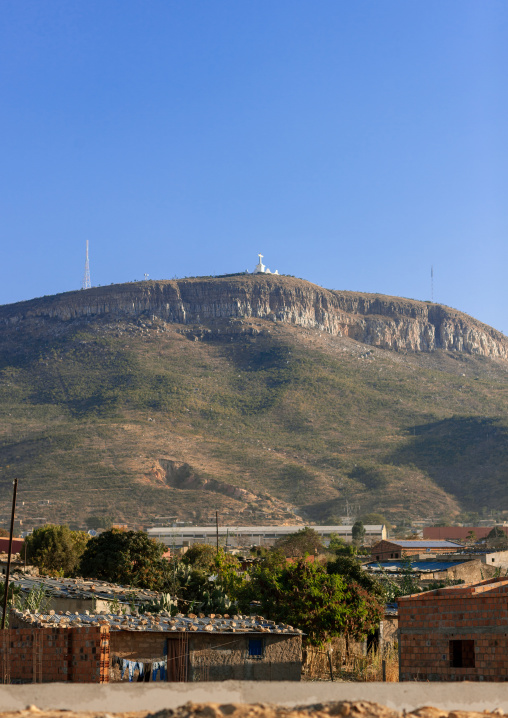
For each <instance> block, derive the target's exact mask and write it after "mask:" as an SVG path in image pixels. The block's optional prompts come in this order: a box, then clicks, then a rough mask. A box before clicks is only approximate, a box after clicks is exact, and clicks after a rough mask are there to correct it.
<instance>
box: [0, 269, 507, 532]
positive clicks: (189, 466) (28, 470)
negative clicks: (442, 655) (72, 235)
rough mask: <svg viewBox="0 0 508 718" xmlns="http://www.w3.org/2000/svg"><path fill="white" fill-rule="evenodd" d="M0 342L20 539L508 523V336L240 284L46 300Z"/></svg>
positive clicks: (7, 471) (415, 306)
mask: <svg viewBox="0 0 508 718" xmlns="http://www.w3.org/2000/svg"><path fill="white" fill-rule="evenodd" d="M0 327H1V331H0V525H2V524H3V525H7V522H8V517H9V497H10V482H11V480H12V479H13V478H14V477H18V478H19V479H20V506H19V509H18V515H19V518H20V520H22V521H23V528H24V527H28V528H30V527H31V526H33V525H36V523H34V522H36V521H43V520H44V521H56V522H59V523H61V522H63V521H67V522H69V523H71V524H72V525H75V526H81V527H83V526H84V525H85V522H86V520H87V518H89V517H90V516H97V515H99V516H103V517H110V518H111V519H113V520H114V521H115V522H118V523H123V522H127V523H128V524H129V525H130V526H146V525H149V524H150V523H151V522H153V521H159V522H160V520H159V519H157V518H156V517H161V516H163V517H173V518H174V519H179V520H186V521H192V522H194V523H197V524H202V523H207V522H208V521H210V520H213V519H214V518H215V510H216V509H218V510H219V512H220V516H221V522H222V523H229V524H230V525H245V524H247V525H251V524H255V523H262V524H270V523H281V522H285V521H286V522H289V523H292V524H295V523H299V522H302V523H303V522H308V521H317V522H318V523H328V522H329V521H331V520H336V517H337V516H343V515H345V512H346V505H349V506H350V507H351V506H355V507H357V509H356V510H358V511H361V512H367V511H373V510H376V511H381V512H384V513H385V515H386V516H387V517H388V518H391V519H393V520H395V521H397V520H400V519H401V518H407V517H411V516H434V517H446V520H447V521H451V520H453V517H454V516H456V515H457V514H458V513H459V512H460V511H463V510H466V509H467V510H478V509H480V510H481V511H490V510H496V511H498V512H501V511H502V510H503V509H504V507H505V506H506V507H508V487H507V484H506V475H507V471H508V453H507V448H506V447H507V446H508V440H507V437H508V420H507V418H506V417H507V416H508V382H507V378H508V363H507V362H506V358H507V340H506V338H505V337H504V336H503V335H502V334H500V333H499V332H496V331H495V330H494V329H491V328H490V327H487V326H485V325H483V324H481V323H480V322H477V321H476V320H475V319H473V318H471V317H468V316H466V315H465V314H462V313H460V312H458V311H456V310H453V309H450V308H448V307H443V306H441V305H436V304H430V303H427V302H418V301H414V300H409V299H401V298H397V297H385V296H382V295H374V294H361V293H354V292H339V291H331V290H326V289H322V288H320V287H317V286H316V285H313V284H310V283H309V282H306V281H303V280H299V279H294V278H292V277H284V276H275V275H268V276H267V275H256V276H252V275H238V276H230V277H217V278H196V279H182V280H171V281H162V282H154V281H150V282H140V283H133V284H123V285H113V286H109V287H97V288H94V289H89V290H83V291H76V292H68V293H65V294H60V295H55V296H51V297H43V298H41V299H33V300H30V301H26V302H20V303H17V304H11V305H6V306H3V307H0ZM358 507H360V508H359V509H358ZM499 516H500V517H502V515H501V513H499ZM166 520H167V519H166ZM30 522H32V523H30Z"/></svg>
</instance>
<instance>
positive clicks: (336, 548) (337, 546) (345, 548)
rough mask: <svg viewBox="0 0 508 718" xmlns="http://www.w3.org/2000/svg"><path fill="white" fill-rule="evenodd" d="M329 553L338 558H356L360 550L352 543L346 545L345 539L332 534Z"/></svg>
mask: <svg viewBox="0 0 508 718" xmlns="http://www.w3.org/2000/svg"><path fill="white" fill-rule="evenodd" d="M328 551H330V553H334V554H335V555H336V556H356V553H357V551H358V549H357V548H356V546H354V545H353V544H351V543H346V542H345V541H344V539H343V538H341V537H340V536H337V534H332V536H331V538H330V543H329V544H328Z"/></svg>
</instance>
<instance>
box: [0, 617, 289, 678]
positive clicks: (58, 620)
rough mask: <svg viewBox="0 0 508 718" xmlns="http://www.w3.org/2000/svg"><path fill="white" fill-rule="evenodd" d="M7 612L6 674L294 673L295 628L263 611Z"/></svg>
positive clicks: (0, 660) (0, 667)
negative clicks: (242, 613)
mask: <svg viewBox="0 0 508 718" xmlns="http://www.w3.org/2000/svg"><path fill="white" fill-rule="evenodd" d="M10 618H11V621H10V626H11V627H10V628H9V629H8V631H9V635H8V639H7V641H4V642H2V643H0V673H1V672H2V671H3V672H4V673H3V675H5V674H8V675H10V681H11V682H16V683H31V682H33V681H35V682H52V681H72V682H81V683H108V682H121V681H124V682H131V681H136V682H138V681H153V680H156V681H222V680H274V681H275V680H279V681H280V680H285V681H298V680H300V675H301V668H302V631H300V630H298V629H295V628H293V627H292V626H288V625H285V624H276V623H275V622H274V621H268V620H265V619H264V618H263V617H262V616H228V615H225V616H220V615H218V614H211V615H209V616H205V615H204V614H200V615H199V616H196V615H195V614H189V615H188V616H183V615H182V614H178V615H177V616H175V617H172V616H171V615H170V614H169V613H168V612H163V613H162V614H157V615H154V614H150V613H148V614H146V615H141V616H138V615H136V616H133V615H131V616H125V615H116V614H106V613H104V612H100V613H99V612H97V613H93V614H89V613H85V614H77V615H76V614H74V615H72V614H70V615H65V614H62V613H59V614H57V613H55V612H53V611H52V612H50V613H49V614H44V615H41V614H30V613H29V612H28V611H25V612H20V611H11V614H10ZM9 647H10V648H9ZM2 651H3V653H2Z"/></svg>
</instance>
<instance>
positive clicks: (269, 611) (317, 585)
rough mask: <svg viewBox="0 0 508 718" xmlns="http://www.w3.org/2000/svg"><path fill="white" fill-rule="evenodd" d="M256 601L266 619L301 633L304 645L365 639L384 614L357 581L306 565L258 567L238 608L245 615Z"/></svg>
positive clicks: (319, 567) (304, 562)
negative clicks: (340, 638)
mask: <svg viewBox="0 0 508 718" xmlns="http://www.w3.org/2000/svg"><path fill="white" fill-rule="evenodd" d="M253 600H256V601H259V603H260V613H261V614H262V615H263V616H265V617H266V618H269V619H271V620H274V621H277V622H281V623H288V624H290V625H292V626H294V627H296V628H300V629H301V630H302V631H303V632H304V633H305V634H306V635H305V636H304V640H305V641H306V642H307V643H311V644H314V645H321V644H323V643H324V642H325V641H327V640H329V639H330V638H332V637H333V636H338V635H340V634H342V633H344V634H347V635H348V636H350V637H352V638H358V639H360V638H364V637H365V636H366V635H367V634H368V633H371V632H373V631H374V630H375V629H376V628H377V626H378V625H379V621H380V618H381V615H382V607H381V604H380V603H379V601H378V600H377V598H376V597H375V596H372V595H371V594H369V593H368V592H367V591H366V590H365V589H364V588H362V587H361V586H360V585H358V584H357V583H356V582H354V581H351V582H349V583H348V582H347V581H346V580H345V579H344V578H343V577H342V576H339V575H330V574H328V573H327V571H326V568H324V567H323V566H322V565H321V564H318V563H314V564H310V563H308V562H306V561H303V560H300V561H298V562H297V563H295V564H288V565H285V566H278V567H265V566H263V565H259V566H256V567H255V568H254V569H253V570H252V572H251V575H250V581H247V582H245V584H244V586H243V588H242V590H241V591H240V592H239V595H238V604H239V606H240V609H241V610H243V611H245V612H247V611H248V610H249V606H250V602H251V601H253Z"/></svg>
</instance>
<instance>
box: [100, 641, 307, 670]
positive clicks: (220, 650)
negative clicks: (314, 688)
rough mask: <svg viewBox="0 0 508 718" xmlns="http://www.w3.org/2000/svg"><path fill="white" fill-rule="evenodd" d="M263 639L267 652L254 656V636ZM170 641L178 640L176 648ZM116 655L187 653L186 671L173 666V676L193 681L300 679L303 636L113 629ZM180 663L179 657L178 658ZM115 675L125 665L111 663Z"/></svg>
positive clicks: (131, 657) (143, 657)
mask: <svg viewBox="0 0 508 718" xmlns="http://www.w3.org/2000/svg"><path fill="white" fill-rule="evenodd" d="M251 638H254V639H261V640H262V641H263V655H262V656H260V657H249V639H251ZM166 641H168V642H175V647H174V649H173V650H172V649H171V647H170V649H169V650H167V649H166ZM110 651H111V657H114V656H118V657H119V658H120V659H124V658H125V659H128V660H135V661H137V660H139V661H145V662H149V661H151V660H154V661H155V660H160V659H161V657H163V656H164V655H165V654H166V653H167V654H168V655H169V661H174V660H177V658H176V657H178V656H180V657H181V658H183V657H185V662H186V665H185V669H184V670H183V671H181V670H180V671H178V670H170V669H172V668H175V667H172V666H168V674H169V678H170V680H171V677H172V676H173V679H174V680H176V678H174V676H176V675H177V674H178V675H179V676H180V678H179V680H184V679H186V680H188V681H224V680H266V681H271V680H273V681H279V680H285V681H299V680H300V676H301V670H302V639H301V636H283V635H282V636H279V635H264V636H262V635H260V634H252V635H250V634H243V635H234V634H227V635H220V634H219V635H209V634H204V633H199V634H197V633H194V634H191V633H185V634H183V636H182V635H181V634H176V635H172V636H168V634H165V633H152V632H142V631H140V632H139V633H137V632H136V633H135V632H133V631H112V632H111V634H110ZM178 662H179V663H180V661H178ZM111 680H112V681H119V680H120V670H119V669H117V668H115V667H112V671H111Z"/></svg>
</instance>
